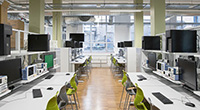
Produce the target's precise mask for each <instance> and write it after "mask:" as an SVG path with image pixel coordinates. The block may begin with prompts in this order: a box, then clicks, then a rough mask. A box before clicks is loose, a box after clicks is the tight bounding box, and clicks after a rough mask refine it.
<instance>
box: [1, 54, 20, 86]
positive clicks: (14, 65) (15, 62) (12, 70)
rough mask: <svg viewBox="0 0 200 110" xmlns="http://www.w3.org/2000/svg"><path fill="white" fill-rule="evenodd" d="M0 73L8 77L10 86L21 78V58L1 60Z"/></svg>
mask: <svg viewBox="0 0 200 110" xmlns="http://www.w3.org/2000/svg"><path fill="white" fill-rule="evenodd" d="M0 75H6V76H7V77H8V86H9V87H10V86H12V84H14V83H16V82H18V81H20V80H21V76H22V68H21V58H17V59H11V60H3V61H0Z"/></svg>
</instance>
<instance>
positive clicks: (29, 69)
mask: <svg viewBox="0 0 200 110" xmlns="http://www.w3.org/2000/svg"><path fill="white" fill-rule="evenodd" d="M33 74H34V67H30V68H28V76H31V75H33Z"/></svg>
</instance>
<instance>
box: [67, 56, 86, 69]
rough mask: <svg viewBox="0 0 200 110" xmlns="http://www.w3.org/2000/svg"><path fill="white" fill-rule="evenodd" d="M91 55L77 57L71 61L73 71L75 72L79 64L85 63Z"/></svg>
mask: <svg viewBox="0 0 200 110" xmlns="http://www.w3.org/2000/svg"><path fill="white" fill-rule="evenodd" d="M89 57H90V56H84V57H83V58H81V59H80V58H77V59H75V60H74V61H71V62H70V63H71V65H72V66H71V70H72V72H75V71H76V70H77V69H78V65H80V64H83V63H85V61H86V60H87V59H88V58H89Z"/></svg>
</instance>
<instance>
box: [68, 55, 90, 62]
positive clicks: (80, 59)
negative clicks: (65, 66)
mask: <svg viewBox="0 0 200 110" xmlns="http://www.w3.org/2000/svg"><path fill="white" fill-rule="evenodd" d="M88 58H89V56H85V57H83V58H77V59H75V60H74V61H71V62H70V63H71V64H83V63H85V61H86V60H87V59H88Z"/></svg>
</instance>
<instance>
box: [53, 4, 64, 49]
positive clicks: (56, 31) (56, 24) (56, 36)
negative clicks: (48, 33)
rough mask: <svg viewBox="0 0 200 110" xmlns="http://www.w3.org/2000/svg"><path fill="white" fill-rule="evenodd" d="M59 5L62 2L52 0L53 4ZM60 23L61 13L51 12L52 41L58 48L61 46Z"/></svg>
mask: <svg viewBox="0 0 200 110" xmlns="http://www.w3.org/2000/svg"><path fill="white" fill-rule="evenodd" d="M61 3H62V0H53V4H61ZM54 9H57V8H54ZM62 23H63V21H62V12H53V40H57V42H58V47H61V46H62Z"/></svg>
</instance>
